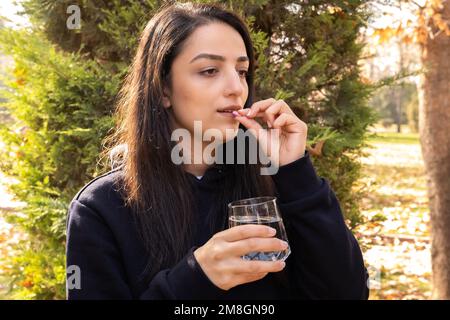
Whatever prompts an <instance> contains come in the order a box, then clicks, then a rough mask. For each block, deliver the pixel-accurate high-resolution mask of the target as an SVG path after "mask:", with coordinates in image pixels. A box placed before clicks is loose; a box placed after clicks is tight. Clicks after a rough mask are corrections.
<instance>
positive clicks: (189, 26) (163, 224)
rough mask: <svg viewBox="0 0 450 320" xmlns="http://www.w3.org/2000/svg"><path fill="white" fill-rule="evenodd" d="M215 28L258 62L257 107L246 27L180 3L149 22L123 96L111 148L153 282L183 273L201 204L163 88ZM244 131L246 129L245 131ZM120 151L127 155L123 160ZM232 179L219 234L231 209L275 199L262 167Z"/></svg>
mask: <svg viewBox="0 0 450 320" xmlns="http://www.w3.org/2000/svg"><path fill="white" fill-rule="evenodd" d="M212 22H223V23H226V24H228V25H230V26H231V27H233V28H234V29H235V30H236V31H238V32H239V34H240V35H241V36H242V39H243V40H244V43H245V47H246V50H247V56H248V57H249V59H250V66H249V72H248V75H247V77H246V80H247V83H248V87H249V95H248V99H247V101H246V103H245V105H244V107H249V106H251V105H252V103H253V101H252V100H253V95H254V85H253V77H254V62H255V60H254V53H253V47H252V42H251V38H250V35H249V32H248V29H247V27H246V25H245V23H244V22H243V20H242V19H241V18H240V17H238V16H237V15H235V14H234V13H232V12H229V11H227V10H226V9H225V8H224V7H222V6H221V5H218V4H194V3H173V4H166V5H165V6H163V7H162V8H161V9H160V10H159V11H158V12H157V13H156V14H155V15H154V16H153V17H152V19H151V20H150V21H149V22H148V24H147V26H146V27H145V29H144V31H143V33H142V35H141V38H140V42H139V47H138V49H137V53H136V56H135V58H134V61H133V63H132V66H131V69H130V71H129V73H128V75H127V77H126V80H125V83H124V85H123V87H122V89H121V91H120V93H119V98H120V99H119V100H118V104H117V109H116V116H117V126H116V130H115V132H114V133H113V134H112V135H111V136H109V137H108V138H107V139H106V140H107V143H106V144H105V145H107V148H106V149H105V150H104V152H105V153H108V154H109V156H110V158H111V159H112V161H113V162H114V163H115V164H119V166H120V167H121V171H122V175H121V177H122V181H121V187H122V189H123V191H124V197H125V200H126V205H127V206H129V207H130V208H132V209H133V210H131V211H132V212H133V214H134V215H135V218H136V222H137V224H138V229H139V232H140V235H141V237H142V240H143V243H144V245H145V248H146V250H147V251H148V254H149V260H148V265H147V268H146V271H149V272H145V273H146V274H147V276H146V277H149V278H151V277H152V276H153V275H154V274H155V273H156V272H158V271H159V270H161V269H162V268H169V267H171V266H173V265H175V264H176V263H177V262H178V261H179V260H180V259H181V258H182V257H183V256H184V255H185V254H186V253H187V251H188V249H189V248H190V247H191V246H192V244H193V235H194V232H195V230H193V229H192V228H191V226H193V225H195V223H194V219H195V217H194V212H195V203H194V197H193V192H192V184H191V181H190V180H189V177H188V175H187V173H186V172H185V171H184V170H183V169H182V167H181V166H179V165H175V164H174V163H173V162H172V161H171V149H172V147H173V143H172V142H171V128H170V125H169V113H168V111H167V109H165V108H164V107H163V104H162V97H163V87H164V85H167V86H168V87H169V88H170V85H171V79H170V78H169V71H170V68H171V65H172V62H173V60H174V58H175V57H176V56H177V55H178V54H179V52H180V50H181V47H182V45H183V42H184V41H185V40H186V39H187V38H188V37H189V36H190V35H191V34H192V33H193V32H194V31H195V30H196V28H198V27H199V26H203V25H207V24H209V23H212ZM241 128H242V129H243V127H242V126H241ZM118 151H119V152H118ZM226 166H227V170H230V171H231V174H229V175H227V178H226V179H224V181H222V182H221V183H223V185H221V187H220V188H218V189H217V190H218V191H217V194H216V200H215V201H214V205H213V207H212V208H211V212H213V213H214V216H215V219H216V221H215V222H214V224H213V226H214V227H213V228H215V229H216V230H217V229H223V228H225V227H226V223H227V203H229V202H230V201H232V200H236V199H242V198H247V197H253V196H260V195H272V194H273V190H274V189H273V184H272V180H271V178H270V176H262V175H261V174H260V168H261V165H260V164H247V163H246V164H242V165H240V164H230V165H226Z"/></svg>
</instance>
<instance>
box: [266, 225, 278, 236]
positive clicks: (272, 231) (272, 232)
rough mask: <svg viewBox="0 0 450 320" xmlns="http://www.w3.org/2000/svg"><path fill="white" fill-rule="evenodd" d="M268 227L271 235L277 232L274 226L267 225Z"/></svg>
mask: <svg viewBox="0 0 450 320" xmlns="http://www.w3.org/2000/svg"><path fill="white" fill-rule="evenodd" d="M268 229H269V234H270V235H272V236H273V235H275V234H276V233H277V230H276V229H274V228H270V227H269V228H268Z"/></svg>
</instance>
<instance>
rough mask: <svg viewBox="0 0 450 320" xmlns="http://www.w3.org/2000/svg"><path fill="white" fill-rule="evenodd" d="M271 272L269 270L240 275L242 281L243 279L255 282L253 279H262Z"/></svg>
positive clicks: (245, 281)
mask: <svg viewBox="0 0 450 320" xmlns="http://www.w3.org/2000/svg"><path fill="white" fill-rule="evenodd" d="M268 274H269V273H268V272H261V273H242V274H241V275H240V277H241V279H242V280H241V279H240V281H242V282H241V283H248V282H253V281H257V280H261V279H262V278H264V277H265V276H267V275H268Z"/></svg>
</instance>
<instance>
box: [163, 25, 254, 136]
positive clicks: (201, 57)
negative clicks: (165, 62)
mask: <svg viewBox="0 0 450 320" xmlns="http://www.w3.org/2000/svg"><path fill="white" fill-rule="evenodd" d="M206 54H207V55H209V56H206ZM248 68H249V61H248V57H247V52H246V49H245V44H244V40H243V39H242V37H241V35H240V34H239V33H238V32H237V31H236V30H235V29H233V28H232V27H230V26H228V25H227V24H224V23H211V24H208V25H205V26H201V27H199V28H197V29H196V30H195V31H194V32H193V33H192V34H191V35H190V36H189V37H188V38H187V39H186V41H185V43H184V45H183V48H182V50H181V52H180V54H179V55H178V56H177V57H176V58H175V59H174V61H173V64H172V67H171V70H170V74H171V81H172V83H171V84H172V88H171V91H169V89H168V88H166V96H165V98H164V99H163V102H164V107H171V110H172V112H171V113H170V114H171V117H172V119H171V120H172V121H173V124H172V126H173V128H172V129H176V128H185V129H188V130H189V131H190V132H191V134H193V133H194V121H201V125H202V132H204V131H205V130H207V129H210V128H216V129H219V130H220V131H221V132H222V135H223V137H224V139H225V138H226V135H225V133H226V132H225V129H237V128H238V127H239V122H238V121H237V120H235V119H234V118H233V117H232V115H231V113H230V112H228V113H227V112H220V110H222V109H225V108H227V109H242V108H243V106H244V103H245V102H246V100H247V96H248V85H247V81H246V79H245V76H246V74H247V72H248ZM229 138H230V137H229ZM224 141H225V140H224Z"/></svg>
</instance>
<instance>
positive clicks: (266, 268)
mask: <svg viewBox="0 0 450 320" xmlns="http://www.w3.org/2000/svg"><path fill="white" fill-rule="evenodd" d="M240 260H241V262H239V265H238V267H237V270H236V273H265V272H279V271H281V270H283V269H284V267H285V266H286V263H285V262H284V261H281V260H277V261H258V260H253V261H246V260H243V259H240ZM236 263H238V262H236Z"/></svg>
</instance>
